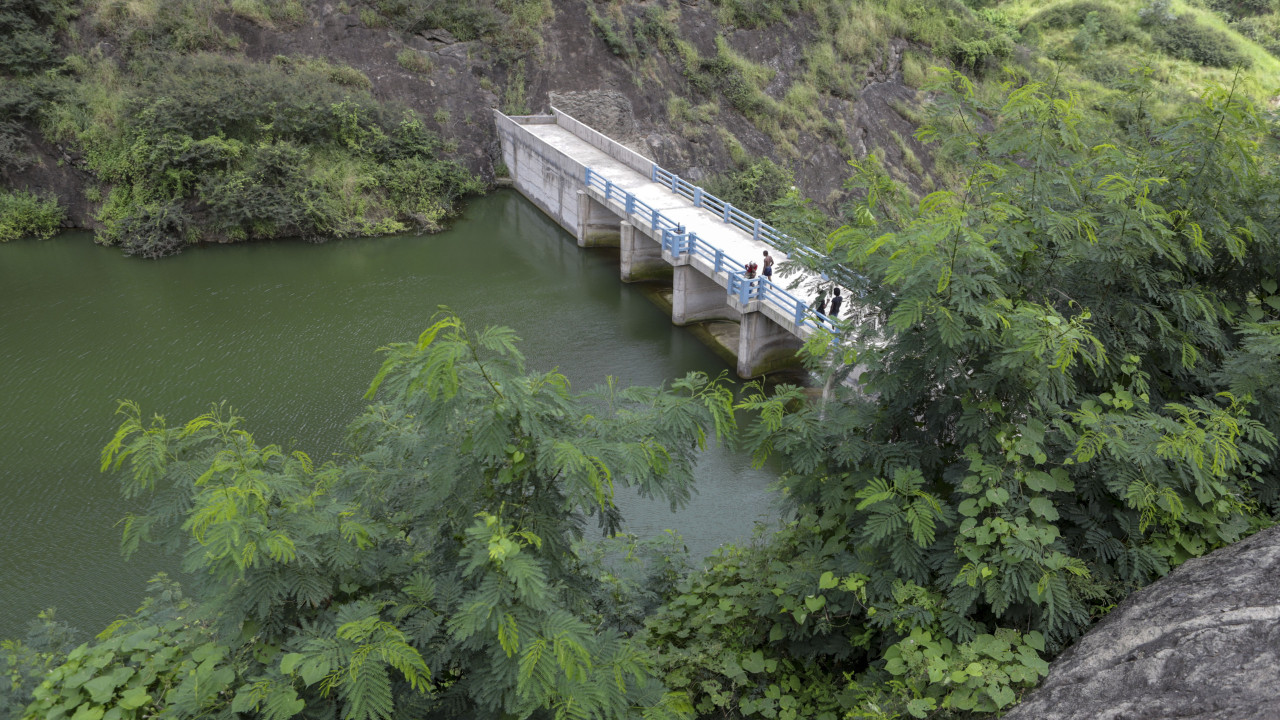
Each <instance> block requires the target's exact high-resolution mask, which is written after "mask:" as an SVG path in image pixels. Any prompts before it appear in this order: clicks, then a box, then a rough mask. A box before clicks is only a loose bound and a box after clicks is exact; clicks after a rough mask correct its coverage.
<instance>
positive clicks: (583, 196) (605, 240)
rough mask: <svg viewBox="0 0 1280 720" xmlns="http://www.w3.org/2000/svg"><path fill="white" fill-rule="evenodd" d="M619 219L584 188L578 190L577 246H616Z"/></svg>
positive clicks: (618, 237)
mask: <svg viewBox="0 0 1280 720" xmlns="http://www.w3.org/2000/svg"><path fill="white" fill-rule="evenodd" d="M621 221H622V218H619V217H618V216H617V215H615V214H614V212H613V211H612V210H610V209H609V208H607V207H605V206H604V205H601V204H600V203H598V202H596V201H595V199H594V198H592V197H591V196H590V195H588V194H587V192H586V191H585V190H579V191H578V247H618V245H619V242H620V236H621V229H620V228H619V223H620V222H621Z"/></svg>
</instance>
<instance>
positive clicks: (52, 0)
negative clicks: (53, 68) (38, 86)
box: [0, 0, 76, 74]
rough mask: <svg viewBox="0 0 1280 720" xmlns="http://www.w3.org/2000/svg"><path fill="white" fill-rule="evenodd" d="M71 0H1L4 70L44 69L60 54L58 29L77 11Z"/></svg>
mask: <svg viewBox="0 0 1280 720" xmlns="http://www.w3.org/2000/svg"><path fill="white" fill-rule="evenodd" d="M75 5H76V3H74V2H71V0H22V1H21V2H16V1H14V0H9V1H8V2H0V74H3V73H12V74H26V73H32V72H36V71H38V70H41V69H43V68H45V67H47V66H49V65H50V64H52V63H53V62H54V60H55V59H56V58H57V55H58V52H57V46H56V44H55V42H54V33H55V31H56V30H57V29H58V28H62V27H66V24H67V20H68V19H70V17H71V16H72V15H73V14H74V13H75Z"/></svg>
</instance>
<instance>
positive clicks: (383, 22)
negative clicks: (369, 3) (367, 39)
mask: <svg viewBox="0 0 1280 720" xmlns="http://www.w3.org/2000/svg"><path fill="white" fill-rule="evenodd" d="M360 24H361V25H364V26H365V27H367V28H384V27H386V26H387V18H386V17H385V16H383V15H382V14H381V13H379V12H378V11H377V10H373V9H371V8H360Z"/></svg>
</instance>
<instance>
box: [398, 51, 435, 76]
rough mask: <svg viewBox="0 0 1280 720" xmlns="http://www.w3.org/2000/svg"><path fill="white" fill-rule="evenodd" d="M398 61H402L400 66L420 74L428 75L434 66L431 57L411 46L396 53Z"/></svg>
mask: <svg viewBox="0 0 1280 720" xmlns="http://www.w3.org/2000/svg"><path fill="white" fill-rule="evenodd" d="M396 62H398V63H400V67H402V68H404V69H405V70H408V71H410V72H415V73H417V74H419V75H426V74H427V73H429V72H431V70H432V67H433V65H432V63H431V58H429V57H427V56H426V55H423V54H422V53H420V52H418V51H417V50H413V49H411V48H405V49H403V50H401V51H400V52H398V53H396Z"/></svg>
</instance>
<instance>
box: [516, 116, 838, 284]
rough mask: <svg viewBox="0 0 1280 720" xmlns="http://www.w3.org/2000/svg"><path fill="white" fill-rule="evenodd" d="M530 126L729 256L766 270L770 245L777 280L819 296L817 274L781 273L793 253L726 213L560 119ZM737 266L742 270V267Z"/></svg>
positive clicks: (543, 137) (549, 143)
mask: <svg viewBox="0 0 1280 720" xmlns="http://www.w3.org/2000/svg"><path fill="white" fill-rule="evenodd" d="M526 127H527V128H528V130H529V132H530V133H532V134H533V135H534V136H536V137H538V138H540V139H541V140H542V141H543V142H545V143H546V144H547V145H548V146H550V147H552V148H555V149H556V150H559V151H560V152H562V153H564V154H565V155H567V156H568V157H570V158H573V159H574V160H576V161H578V162H579V163H582V164H583V165H585V166H586V167H589V168H591V170H592V171H593V172H595V173H597V174H599V175H601V176H603V177H605V178H606V179H608V180H610V181H611V182H612V183H613V184H614V185H615V186H617V187H618V188H619V189H621V190H623V191H624V192H628V193H631V194H632V195H635V196H636V197H637V198H639V199H641V200H643V201H644V202H645V204H647V205H648V206H649V207H651V208H653V209H654V210H656V211H658V212H660V213H662V214H663V215H666V216H667V217H669V218H671V219H672V220H674V221H676V222H677V223H680V224H681V225H683V226H684V227H685V228H686V229H687V230H688V231H689V232H692V233H695V234H696V235H697V236H698V237H700V238H702V239H703V240H706V241H707V242H708V243H709V244H711V245H713V246H715V247H718V248H720V249H721V250H723V251H724V253H725V254H726V255H728V256H730V257H733V258H735V259H738V260H742V261H743V262H746V261H748V260H754V261H755V262H756V263H758V264H760V265H761V268H762V269H763V266H764V263H763V257H764V251H765V250H768V251H769V254H770V255H772V256H773V258H774V262H775V263H777V265H775V266H774V278H775V282H778V283H779V284H781V285H784V286H789V285H790V284H791V283H792V282H793V281H795V280H796V278H797V277H799V278H800V281H801V282H800V286H799V287H798V288H797V290H793V291H792V293H793V294H795V295H797V296H798V297H800V298H801V299H803V300H806V301H808V302H810V303H811V302H812V301H813V299H814V296H813V294H812V292H811V291H809V290H807V289H806V287H812V286H814V285H815V284H816V282H817V280H818V278H816V277H815V276H813V275H812V274H811V273H809V272H807V271H801V272H799V273H794V274H792V271H791V270H789V272H788V275H787V277H786V278H779V277H778V272H779V270H780V269H781V268H780V265H781V264H782V263H783V262H785V261H787V260H788V259H789V258H788V256H787V255H786V254H785V253H783V252H782V251H780V250H777V249H775V248H773V247H772V246H771V245H770V244H769V243H766V242H764V241H762V240H756V239H754V238H753V237H752V235H751V234H750V233H747V232H745V231H743V230H740V229H738V228H737V227H736V226H734V225H730V224H727V223H725V222H724V219H723V218H722V217H720V216H718V215H716V214H714V213H712V212H711V211H710V210H707V209H706V208H699V207H695V206H694V204H693V202H692V201H690V200H688V199H686V198H685V197H684V196H683V195H679V194H676V193H673V192H672V191H671V190H670V188H668V187H666V186H665V185H659V184H658V183H656V182H654V181H653V180H651V179H650V175H646V174H641V173H639V172H637V171H635V170H633V169H632V168H630V167H628V166H627V165H625V164H624V163H622V162H620V161H618V160H616V159H614V158H612V157H610V156H609V155H607V154H605V153H604V152H602V151H600V150H598V149H596V148H595V147H594V146H592V145H589V144H587V143H586V142H583V141H582V140H581V139H580V138H579V137H578V136H577V135H574V134H573V133H572V132H570V131H569V130H567V129H566V128H564V127H562V126H560V125H558V124H557V125H552V124H537V125H527V126H526ZM733 269H734V270H742V267H736V268H733ZM792 270H794V269H792Z"/></svg>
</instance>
